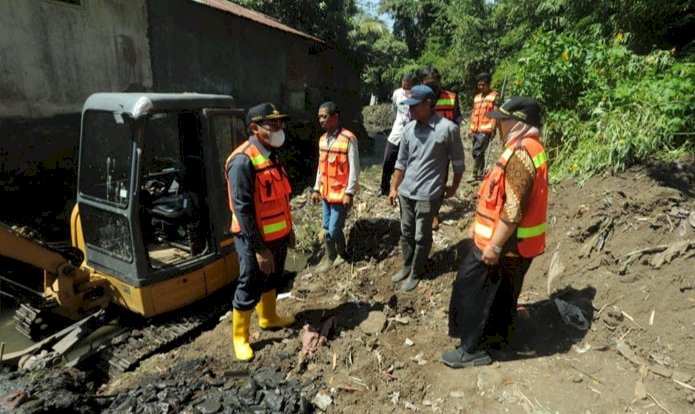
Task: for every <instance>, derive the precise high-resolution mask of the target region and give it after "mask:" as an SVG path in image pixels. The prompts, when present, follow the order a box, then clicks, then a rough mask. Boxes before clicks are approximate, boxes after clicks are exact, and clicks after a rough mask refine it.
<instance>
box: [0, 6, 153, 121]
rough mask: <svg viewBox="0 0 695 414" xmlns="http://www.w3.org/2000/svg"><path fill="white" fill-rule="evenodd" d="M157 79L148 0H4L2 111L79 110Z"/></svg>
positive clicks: (0, 10) (3, 114) (2, 114)
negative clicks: (77, 0) (76, 0)
mask: <svg viewBox="0 0 695 414" xmlns="http://www.w3.org/2000/svg"><path fill="white" fill-rule="evenodd" d="M151 85H152V74H151V70H150V60H149V44H148V41H147V11H146V7H145V1H144V0H108V1H99V0H82V1H81V4H78V5H75V4H69V3H66V2H61V1H59V0H31V1H26V0H0V118H7V117H26V118H40V117H50V116H53V115H56V114H65V113H71V112H72V113H75V112H79V111H80V110H81V108H82V103H83V102H84V100H85V99H86V98H87V96H89V95H90V94H91V93H94V92H96V91H125V90H143V88H146V87H149V86H151Z"/></svg>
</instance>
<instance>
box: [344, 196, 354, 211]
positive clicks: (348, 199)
mask: <svg viewBox="0 0 695 414" xmlns="http://www.w3.org/2000/svg"><path fill="white" fill-rule="evenodd" d="M343 205H344V206H345V207H347V208H352V194H345V195H344V196H343Z"/></svg>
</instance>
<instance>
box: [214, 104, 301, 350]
mask: <svg viewBox="0 0 695 414" xmlns="http://www.w3.org/2000/svg"><path fill="white" fill-rule="evenodd" d="M287 119H289V117H288V116H287V115H284V114H281V113H280V112H279V111H278V110H277V109H275V106H273V104H271V103H268V102H266V103H262V104H260V105H257V106H254V107H253V108H251V109H249V111H248V114H247V115H246V125H247V126H248V129H249V134H250V137H249V139H248V140H247V141H246V142H244V143H243V144H241V145H240V146H239V147H238V148H237V149H235V150H234V152H232V154H231V155H230V156H229V158H227V162H226V164H225V171H226V177H227V191H228V194H229V207H230V209H231V211H232V226H231V228H232V233H233V234H234V245H235V248H236V251H237V255H238V256H239V279H238V281H237V287H236V290H235V292H234V298H233V301H232V306H233V308H234V311H233V319H232V339H233V343H234V354H235V355H236V358H237V359H238V360H240V361H249V360H251V359H252V358H253V350H252V349H251V345H250V344H249V324H250V322H251V313H252V312H253V309H254V306H255V308H256V311H257V313H258V324H259V326H260V327H261V328H263V329H273V328H283V327H286V326H290V325H292V324H293V323H294V317H292V316H288V317H283V316H278V314H277V313H276V310H275V300H276V296H277V290H276V286H278V284H279V283H278V282H279V281H280V278H281V277H282V276H283V274H284V263H285V257H286V256H287V247H288V245H291V244H292V242H293V241H294V232H293V230H292V214H291V211H290V193H291V188H290V183H289V180H288V179H287V174H286V173H285V169H284V168H283V166H282V164H281V163H280V161H279V160H278V159H277V156H276V154H275V150H276V149H277V148H279V147H280V146H282V144H283V143H284V142H285V132H284V127H285V125H284V121H285V120H287Z"/></svg>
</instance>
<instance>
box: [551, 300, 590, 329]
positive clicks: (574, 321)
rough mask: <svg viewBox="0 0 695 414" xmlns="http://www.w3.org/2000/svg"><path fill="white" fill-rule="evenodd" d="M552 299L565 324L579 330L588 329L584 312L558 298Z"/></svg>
mask: <svg viewBox="0 0 695 414" xmlns="http://www.w3.org/2000/svg"><path fill="white" fill-rule="evenodd" d="M553 301H554V302H555V306H556V307H557V311H558V312H559V313H560V316H561V317H562V320H563V321H565V323H566V324H568V325H570V326H573V327H575V328H577V329H579V330H581V331H586V330H587V329H589V321H587V320H586V317H585V316H584V313H583V312H582V310H581V309H579V307H578V306H576V305H573V304H571V303H569V302H566V301H564V300H562V299H558V298H555V299H553Z"/></svg>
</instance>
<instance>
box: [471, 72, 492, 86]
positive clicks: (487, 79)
mask: <svg viewBox="0 0 695 414" xmlns="http://www.w3.org/2000/svg"><path fill="white" fill-rule="evenodd" d="M490 80H492V76H490V74H489V73H487V72H481V73H479V74H477V75H475V81H476V82H480V81H483V82H485V83H490Z"/></svg>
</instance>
